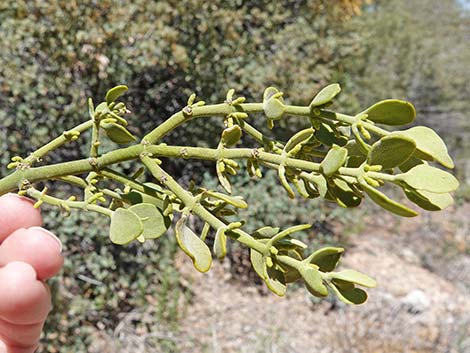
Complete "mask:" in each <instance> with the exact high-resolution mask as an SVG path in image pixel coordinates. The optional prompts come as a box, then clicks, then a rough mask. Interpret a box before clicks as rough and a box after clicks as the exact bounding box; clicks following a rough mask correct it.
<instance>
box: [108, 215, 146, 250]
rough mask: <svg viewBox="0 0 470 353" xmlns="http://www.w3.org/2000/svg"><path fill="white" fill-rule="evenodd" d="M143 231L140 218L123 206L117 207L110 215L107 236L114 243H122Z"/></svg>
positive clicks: (129, 240) (134, 237)
mask: <svg viewBox="0 0 470 353" xmlns="http://www.w3.org/2000/svg"><path fill="white" fill-rule="evenodd" d="M143 231H144V226H143V225H142V222H141V221H140V218H139V217H138V216H137V215H136V214H135V213H133V212H131V211H129V210H128V209H125V208H118V209H117V210H116V211H114V213H113V215H112V216H111V226H110V228H109V236H110V238H111V241H112V242H113V243H114V244H118V245H124V244H128V243H130V242H131V241H133V240H135V239H137V237H138V236H139V235H141V234H142V233H143Z"/></svg>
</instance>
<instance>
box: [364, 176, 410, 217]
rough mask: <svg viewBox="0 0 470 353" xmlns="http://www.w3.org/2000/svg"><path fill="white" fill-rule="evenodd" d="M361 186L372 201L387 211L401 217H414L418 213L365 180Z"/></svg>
mask: <svg viewBox="0 0 470 353" xmlns="http://www.w3.org/2000/svg"><path fill="white" fill-rule="evenodd" d="M361 187H362V189H363V190H364V191H365V192H366V193H367V195H368V196H369V197H370V199H371V200H372V201H374V202H375V203H376V204H377V205H379V206H380V207H382V208H384V209H386V210H387V211H390V212H392V213H394V214H396V215H399V216H403V217H415V216H417V215H418V213H417V212H416V211H414V210H412V209H411V208H408V207H406V206H405V205H402V204H401V203H399V202H396V201H393V200H392V199H390V198H388V197H387V196H386V195H385V194H383V193H381V192H380V191H379V190H377V189H375V188H373V187H372V186H370V185H368V184H366V183H365V182H364V183H361Z"/></svg>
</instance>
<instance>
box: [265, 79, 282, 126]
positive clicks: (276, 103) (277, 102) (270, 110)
mask: <svg viewBox="0 0 470 353" xmlns="http://www.w3.org/2000/svg"><path fill="white" fill-rule="evenodd" d="M263 110H264V114H265V115H266V117H267V118H268V119H269V120H278V119H281V118H282V115H283V114H284V111H285V110H286V107H285V105H284V101H283V99H282V97H281V95H280V92H279V91H278V90H277V89H276V88H274V87H268V88H266V90H265V91H264V94H263Z"/></svg>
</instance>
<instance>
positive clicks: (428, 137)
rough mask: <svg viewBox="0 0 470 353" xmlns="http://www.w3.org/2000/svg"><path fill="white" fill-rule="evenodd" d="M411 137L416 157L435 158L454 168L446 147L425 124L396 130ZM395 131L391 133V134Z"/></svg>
mask: <svg viewBox="0 0 470 353" xmlns="http://www.w3.org/2000/svg"><path fill="white" fill-rule="evenodd" d="M397 133H399V134H400V135H405V136H407V137H409V138H411V139H413V140H414V141H415V143H416V148H417V151H418V152H419V153H417V155H416V156H417V157H419V158H422V159H426V160H436V161H438V162H439V163H441V164H442V165H443V166H444V167H447V168H454V162H453V161H452V158H451V157H450V156H449V152H448V151H447V147H446V145H445V143H444V141H442V139H441V138H440V137H439V135H438V134H436V132H435V131H434V130H432V129H430V128H428V127H425V126H416V127H412V128H411V129H408V130H404V131H399V132H397ZM393 134H395V133H392V135H393Z"/></svg>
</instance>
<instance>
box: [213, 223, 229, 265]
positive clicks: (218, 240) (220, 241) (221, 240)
mask: <svg viewBox="0 0 470 353" xmlns="http://www.w3.org/2000/svg"><path fill="white" fill-rule="evenodd" d="M214 254H215V256H216V257H217V258H218V259H223V258H224V257H225V255H227V236H226V235H225V230H224V229H223V228H219V229H218V230H217V233H216V235H215V239H214Z"/></svg>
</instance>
